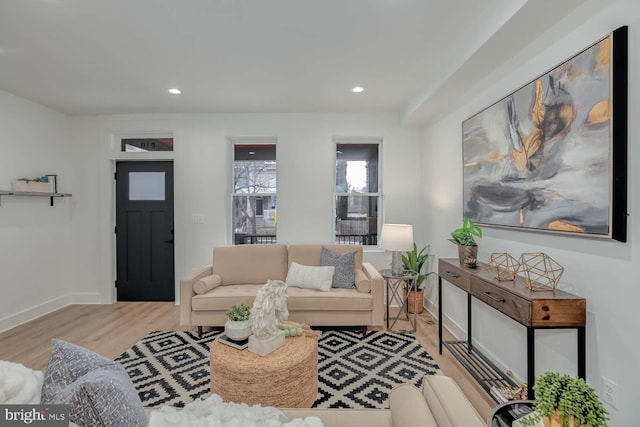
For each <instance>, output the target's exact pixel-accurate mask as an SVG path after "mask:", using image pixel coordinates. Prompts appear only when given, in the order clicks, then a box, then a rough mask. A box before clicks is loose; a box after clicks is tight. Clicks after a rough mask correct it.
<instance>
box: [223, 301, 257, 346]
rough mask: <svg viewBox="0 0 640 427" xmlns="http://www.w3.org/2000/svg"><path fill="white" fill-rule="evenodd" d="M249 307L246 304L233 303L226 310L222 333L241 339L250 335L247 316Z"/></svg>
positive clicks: (249, 310) (249, 312) (249, 313)
mask: <svg viewBox="0 0 640 427" xmlns="http://www.w3.org/2000/svg"><path fill="white" fill-rule="evenodd" d="M250 315H251V309H250V308H249V306H247V305H246V304H234V305H232V306H231V307H229V309H228V310H227V318H228V319H229V320H227V323H225V324H224V333H225V334H226V335H227V337H228V338H231V339H232V340H243V339H245V338H247V337H248V336H249V335H251V323H250V322H249V316H250Z"/></svg>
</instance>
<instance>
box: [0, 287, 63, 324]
mask: <svg viewBox="0 0 640 427" xmlns="http://www.w3.org/2000/svg"><path fill="white" fill-rule="evenodd" d="M69 304H71V295H70V294H67V295H63V296H61V297H58V298H54V299H52V300H49V301H46V302H43V303H42V304H38V305H35V306H33V307H30V308H27V309H25V310H22V311H19V312H17V313H14V314H11V315H9V316H6V317H3V318H2V319H0V332H5V331H7V330H9V329H11V328H15V327H16V326H20V325H22V324H23V323H27V322H29V321H31V320H33V319H37V318H38V317H41V316H44V315H45V314H49V313H51V312H53V311H56V310H59V309H61V308H62V307H66V306H67V305H69Z"/></svg>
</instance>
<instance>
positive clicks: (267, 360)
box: [210, 322, 318, 408]
mask: <svg viewBox="0 0 640 427" xmlns="http://www.w3.org/2000/svg"><path fill="white" fill-rule="evenodd" d="M288 323H289V322H288ZM218 338H219V336H218V337H217V338H216V339H215V341H214V342H213V343H212V344H211V348H210V364H211V392H212V393H216V394H218V395H220V397H222V398H223V399H224V400H225V401H226V402H236V403H241V402H242V403H247V404H249V405H256V404H260V405H262V406H278V407H282V408H310V407H311V405H313V402H315V401H316V398H317V394H318V339H317V337H316V336H308V335H302V336H298V337H286V339H285V344H284V345H283V346H282V347H280V348H279V349H277V350H275V351H274V352H272V353H269V354H268V355H266V356H260V355H258V354H255V353H251V352H250V351H249V350H236V349H235V348H233V347H230V346H228V345H225V344H222V343H220V342H219V341H218Z"/></svg>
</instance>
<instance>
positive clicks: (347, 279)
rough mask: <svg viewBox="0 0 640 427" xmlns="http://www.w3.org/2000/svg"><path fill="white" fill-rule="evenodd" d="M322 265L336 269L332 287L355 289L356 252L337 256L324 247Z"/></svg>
mask: <svg viewBox="0 0 640 427" xmlns="http://www.w3.org/2000/svg"><path fill="white" fill-rule="evenodd" d="M322 265H326V266H332V267H335V271H334V273H333V282H332V283H331V286H333V287H334V288H347V289H351V288H355V286H356V285H355V283H356V270H355V265H356V251H353V252H345V253H343V254H337V253H335V252H333V251H330V250H329V249H327V248H326V247H324V246H323V247H322Z"/></svg>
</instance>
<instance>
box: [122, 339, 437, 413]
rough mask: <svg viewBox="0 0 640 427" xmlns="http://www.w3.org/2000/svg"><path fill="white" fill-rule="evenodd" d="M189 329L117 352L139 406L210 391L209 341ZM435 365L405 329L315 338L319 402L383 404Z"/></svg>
mask: <svg viewBox="0 0 640 427" xmlns="http://www.w3.org/2000/svg"><path fill="white" fill-rule="evenodd" d="M219 333H220V331H212V332H205V333H203V334H202V338H198V336H197V335H196V334H195V333H194V332H190V331H171V332H151V333H150V334H149V335H147V336H146V337H144V338H143V339H142V340H140V341H138V342H137V343H136V344H135V345H134V346H133V347H131V348H130V349H129V350H127V351H126V352H124V353H123V354H121V355H120V356H118V357H117V358H116V361H118V362H120V363H121V364H122V365H123V366H124V367H125V369H126V370H127V372H128V374H129V376H130V377H131V380H132V381H133V384H134V385H135V387H136V389H137V390H138V394H139V395H140V399H141V400H142V403H143V404H144V406H148V407H153V406H161V405H171V406H184V405H185V404H186V403H189V402H191V401H193V400H194V399H197V398H199V397H206V396H208V395H209V388H210V379H209V345H210V343H211V342H213V340H214V339H215V337H216V336H217V335H218V334H219ZM245 351H246V350H245ZM425 374H429V375H436V374H440V370H439V368H438V365H437V364H436V363H435V362H434V361H433V359H432V358H431V356H429V354H428V353H427V351H426V350H425V349H424V348H423V347H422V346H421V345H420V343H419V342H418V341H416V339H415V338H414V337H413V335H410V334H403V333H394V332H386V331H373V332H369V333H368V334H367V336H366V337H365V338H362V334H361V332H360V331H359V330H328V331H324V332H323V333H322V335H321V336H320V339H319V340H318V399H317V400H316V402H315V403H314V405H313V406H314V407H318V408H380V409H383V408H387V407H388V402H387V397H388V393H389V391H390V390H391V389H392V388H393V387H394V386H395V385H396V384H401V383H405V382H408V383H412V384H414V385H416V386H418V387H419V386H420V382H421V379H422V376H423V375H425Z"/></svg>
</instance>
